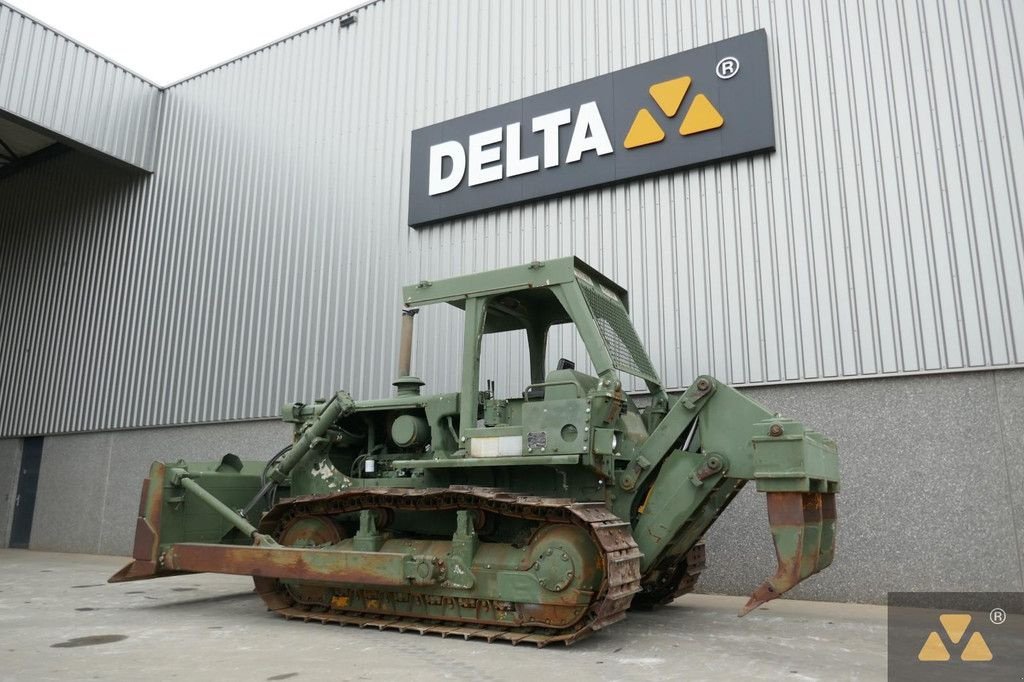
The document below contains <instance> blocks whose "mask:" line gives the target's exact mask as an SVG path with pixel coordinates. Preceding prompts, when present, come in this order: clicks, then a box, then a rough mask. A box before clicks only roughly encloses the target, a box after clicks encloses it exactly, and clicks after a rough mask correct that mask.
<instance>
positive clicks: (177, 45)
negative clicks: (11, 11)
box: [7, 0, 365, 85]
mask: <svg viewBox="0 0 1024 682" xmlns="http://www.w3.org/2000/svg"><path fill="white" fill-rule="evenodd" d="M7 1H8V2H9V3H10V4H12V5H14V6H15V7H18V8H19V9H22V10H24V11H25V12H26V13H27V14H30V15H32V16H34V17H35V18H36V19H39V20H40V21H42V22H43V23H45V24H49V25H50V26H52V27H53V28H55V29H57V30H58V31H61V32H62V33H65V34H67V35H68V36H71V37H72V38H74V39H75V40H77V41H79V42H81V43H84V44H85V45H87V46H88V47H90V48H92V49H94V50H96V51H97V52H100V53H102V54H104V55H105V56H107V57H109V58H110V59H113V60H114V61H115V62H118V63H119V64H121V65H122V66H126V67H128V68H129V69H131V70H132V71H135V72H136V73H138V74H140V75H142V76H145V77H146V78H148V79H149V80H151V81H154V82H155V83H157V84H158V85H168V84H170V83H173V82H174V81H177V80H180V79H182V78H185V77H186V76H191V75H192V74H194V73H196V72H197V71H202V70H204V69H206V68H209V67H211V66H214V65H215V64H219V63H221V62H223V61H226V60H228V59H231V58H232V57H237V56H238V55H240V54H242V53H244V52H248V51H249V50H252V49H253V48H256V47H260V46H262V45H265V44H267V43H269V42H272V41H274V40H276V39H278V38H282V37H284V36H286V35H288V34H289V33H294V32H295V31H297V30H299V29H302V28H306V27H307V26H309V25H311V24H315V23H318V22H319V21H321V20H323V19H327V18H329V17H333V16H335V15H338V14H341V13H342V12H344V11H345V10H348V9H350V8H352V7H355V6H357V5H361V4H363V3H364V1H365V0H284V1H282V0H277V1H276V2H275V1H272V0H174V2H170V1H166V0H164V1H158V0H88V1H85V0H7Z"/></svg>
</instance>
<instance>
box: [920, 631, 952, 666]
mask: <svg viewBox="0 0 1024 682" xmlns="http://www.w3.org/2000/svg"><path fill="white" fill-rule="evenodd" d="M917 660H919V661H948V660H949V652H948V651H946V645H945V644H943V643H942V639H941V638H940V637H939V633H937V632H932V633H931V634H930V635H928V639H926V640H925V642H924V646H923V647H921V651H920V652H919V653H918V654H917Z"/></svg>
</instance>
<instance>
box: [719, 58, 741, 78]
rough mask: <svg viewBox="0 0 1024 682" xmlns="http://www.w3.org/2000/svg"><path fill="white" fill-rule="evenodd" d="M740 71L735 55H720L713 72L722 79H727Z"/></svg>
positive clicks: (738, 61)
mask: <svg viewBox="0 0 1024 682" xmlns="http://www.w3.org/2000/svg"><path fill="white" fill-rule="evenodd" d="M739 72H740V60H738V59H736V57H722V58H721V59H719V60H718V66H716V67H715V73H717V74H718V77H719V78H721V79H722V80H729V79H730V78H732V77H733V76H735V75H736V74H738V73H739Z"/></svg>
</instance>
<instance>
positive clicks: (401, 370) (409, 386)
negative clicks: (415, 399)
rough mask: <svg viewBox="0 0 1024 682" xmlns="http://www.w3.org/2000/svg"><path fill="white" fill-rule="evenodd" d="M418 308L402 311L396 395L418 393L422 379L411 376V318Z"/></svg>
mask: <svg viewBox="0 0 1024 682" xmlns="http://www.w3.org/2000/svg"><path fill="white" fill-rule="evenodd" d="M419 311H420V309H419V308H406V309H405V310H403V311H402V338H401V342H400V343H399V346H398V378H397V379H395V383H394V384H393V386H394V387H395V388H396V389H397V390H396V391H395V393H396V395H400V396H403V395H419V394H420V387H421V386H423V380H422V379H420V378H419V377H414V376H412V332H413V318H414V317H416V313H418V312H419Z"/></svg>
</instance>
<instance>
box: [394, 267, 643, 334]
mask: <svg viewBox="0 0 1024 682" xmlns="http://www.w3.org/2000/svg"><path fill="white" fill-rule="evenodd" d="M578 280H582V281H584V282H585V283H586V284H588V285H590V286H592V287H600V288H601V289H603V290H604V291H605V292H606V293H607V294H609V295H611V296H614V297H615V298H617V299H619V300H620V301H621V302H622V305H623V306H625V307H626V309H627V310H628V309H629V300H628V294H627V293H626V290H625V289H624V288H623V287H621V286H619V285H618V284H616V283H615V282H613V281H612V280H610V279H609V278H607V277H605V276H604V275H602V274H601V273H600V272H598V271H597V270H596V269H594V268H593V267H591V266H590V265H587V263H585V262H583V261H582V260H580V259H579V258H576V257H574V256H569V257H566V258H556V259H554V260H547V261H534V262H533V263H530V264H528V265H517V266H514V267H510V268H502V269H500V270H491V271H489V272H482V273H476V274H473V275H462V276H459V277H450V278H448V279H442V280H438V281H436V282H428V281H423V282H420V283H418V284H411V285H409V286H407V287H405V288H404V289H403V290H402V297H403V300H404V302H405V305H406V306H407V307H415V306H421V305H431V304H434V303H449V304H451V305H453V306H455V307H457V308H462V309H465V307H466V301H467V300H468V299H470V298H480V297H487V298H490V299H491V300H490V302H489V303H488V306H487V320H486V326H485V329H484V332H485V333H492V332H502V331H511V330H515V329H525V328H526V327H527V326H528V324H534V325H536V324H539V325H541V326H550V325H556V324H565V323H567V322H570V321H571V319H570V317H569V314H568V312H566V310H565V308H564V307H563V306H562V304H561V303H560V302H559V300H558V297H557V296H555V293H554V289H555V288H556V287H559V286H564V285H566V284H575V283H577V281H578Z"/></svg>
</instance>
